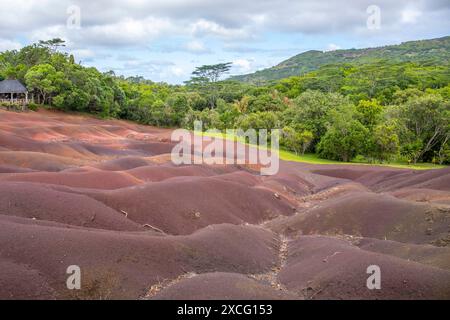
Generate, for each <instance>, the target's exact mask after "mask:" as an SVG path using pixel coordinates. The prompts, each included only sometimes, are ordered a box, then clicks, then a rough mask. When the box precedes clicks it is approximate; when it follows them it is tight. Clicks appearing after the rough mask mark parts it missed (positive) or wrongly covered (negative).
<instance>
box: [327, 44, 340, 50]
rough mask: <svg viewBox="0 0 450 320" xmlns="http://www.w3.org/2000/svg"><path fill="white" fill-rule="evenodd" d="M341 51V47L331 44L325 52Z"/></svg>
mask: <svg viewBox="0 0 450 320" xmlns="http://www.w3.org/2000/svg"><path fill="white" fill-rule="evenodd" d="M339 49H341V47H340V46H338V45H337V44H334V43H330V44H329V45H328V47H327V48H326V49H325V51H335V50H339Z"/></svg>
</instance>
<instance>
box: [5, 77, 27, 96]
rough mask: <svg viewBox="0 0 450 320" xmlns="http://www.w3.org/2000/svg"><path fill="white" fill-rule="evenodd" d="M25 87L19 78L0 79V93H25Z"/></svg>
mask: <svg viewBox="0 0 450 320" xmlns="http://www.w3.org/2000/svg"><path fill="white" fill-rule="evenodd" d="M27 92H28V91H27V88H25V86H24V85H23V84H22V83H20V81H19V80H3V81H0V93H27Z"/></svg>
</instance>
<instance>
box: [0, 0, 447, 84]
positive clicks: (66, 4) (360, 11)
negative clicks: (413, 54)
mask: <svg viewBox="0 0 450 320" xmlns="http://www.w3.org/2000/svg"><path fill="white" fill-rule="evenodd" d="M373 6H376V7H375V9H376V8H379V10H380V11H379V13H380V14H379V18H380V19H379V20H378V19H377V13H376V10H375V11H374V7H373ZM0 8H1V18H0V51H3V50H9V49H18V48H20V47H22V46H24V45H26V44H29V43H32V42H36V41H38V40H40V39H51V38H54V37H60V38H63V39H65V40H66V41H67V47H66V48H65V50H66V51H67V52H70V53H73V54H74V55H75V57H76V60H77V61H81V63H82V64H83V65H86V66H95V67H97V68H98V69H100V70H101V71H108V70H114V71H115V72H116V73H117V74H123V75H125V76H131V75H142V76H144V77H146V78H148V79H151V80H154V81H166V82H170V83H182V82H183V81H184V80H187V79H188V78H189V75H190V73H191V72H192V70H193V69H194V68H195V66H198V65H202V64H212V63H218V62H228V61H232V62H233V69H232V74H242V73H249V72H253V71H255V70H259V69H262V68H265V67H269V66H272V65H275V64H277V63H279V62H281V61H282V60H284V59H286V58H289V57H290V56H292V55H295V54H298V53H301V52H304V51H307V50H311V49H315V50H323V51H325V50H335V49H339V48H364V47H371V46H379V45H385V44H396V43H400V42H402V41H407V40H417V39H427V38H435V37H442V36H446V35H450V32H449V31H450V19H449V16H450V0H427V1H425V0H423V1H420V0H416V1H414V0H413V1H406V0H396V1H391V0H369V1H366V0H346V1H337V0H336V1H335V0H328V1H321V0H189V1H188V0H162V1H160V0H127V1H125V0H101V1H94V0H89V1H84V0H0ZM368 19H369V26H370V27H368ZM374 19H376V20H374ZM374 21H379V25H378V24H374Z"/></svg>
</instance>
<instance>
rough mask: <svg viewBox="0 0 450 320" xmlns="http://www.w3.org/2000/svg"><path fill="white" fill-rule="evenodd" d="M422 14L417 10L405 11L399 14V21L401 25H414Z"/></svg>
mask: <svg viewBox="0 0 450 320" xmlns="http://www.w3.org/2000/svg"><path fill="white" fill-rule="evenodd" d="M421 15H422V12H421V11H420V10H417V9H405V10H403V11H402V12H401V16H402V18H401V21H402V22H403V23H416V22H417V19H418V18H419V17H420V16H421Z"/></svg>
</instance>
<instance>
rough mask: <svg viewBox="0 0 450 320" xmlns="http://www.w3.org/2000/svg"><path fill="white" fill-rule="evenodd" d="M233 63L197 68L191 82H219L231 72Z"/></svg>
mask: <svg viewBox="0 0 450 320" xmlns="http://www.w3.org/2000/svg"><path fill="white" fill-rule="evenodd" d="M231 65H232V63H231V62H226V63H218V64H212V65H203V66H201V67H197V68H195V70H194V71H193V72H192V74H193V75H194V77H193V78H192V79H191V81H194V82H197V81H198V82H203V81H206V82H217V81H218V80H219V79H220V77H221V76H222V75H224V74H225V73H227V72H228V71H230V69H231Z"/></svg>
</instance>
